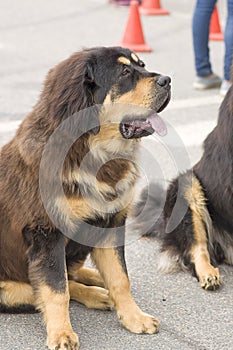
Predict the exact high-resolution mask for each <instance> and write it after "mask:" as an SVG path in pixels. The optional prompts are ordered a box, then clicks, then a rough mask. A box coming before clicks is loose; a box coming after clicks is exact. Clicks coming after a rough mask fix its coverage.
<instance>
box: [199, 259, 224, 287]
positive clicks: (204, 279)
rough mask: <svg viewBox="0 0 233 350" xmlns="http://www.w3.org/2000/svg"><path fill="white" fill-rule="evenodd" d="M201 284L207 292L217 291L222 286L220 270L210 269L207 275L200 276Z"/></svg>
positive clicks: (211, 267) (210, 267)
mask: <svg viewBox="0 0 233 350" xmlns="http://www.w3.org/2000/svg"><path fill="white" fill-rule="evenodd" d="M199 283H200V285H201V287H202V288H203V289H205V290H216V289H218V288H219V286H220V285H221V277H220V274H219V269H218V268H217V267H216V268H215V267H213V266H211V265H210V266H209V267H208V271H206V272H205V274H203V275H201V276H199Z"/></svg>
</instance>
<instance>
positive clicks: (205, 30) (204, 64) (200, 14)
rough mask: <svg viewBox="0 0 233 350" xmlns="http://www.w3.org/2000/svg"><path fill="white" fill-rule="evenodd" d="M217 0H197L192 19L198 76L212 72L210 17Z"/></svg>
mask: <svg viewBox="0 0 233 350" xmlns="http://www.w3.org/2000/svg"><path fill="white" fill-rule="evenodd" d="M216 2H217V0H197V2H196V7H195V10H194V14H193V21H192V35H193V48H194V58H195V68H196V74H197V76H205V75H209V74H211V73H212V68H211V63H210V59H209V46H208V41H209V27H210V19H211V15H212V13H213V10H214V6H215V4H216Z"/></svg>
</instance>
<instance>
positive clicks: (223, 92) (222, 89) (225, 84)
mask: <svg viewBox="0 0 233 350" xmlns="http://www.w3.org/2000/svg"><path fill="white" fill-rule="evenodd" d="M231 85H232V83H231V82H230V81H229V80H223V82H222V84H221V87H220V91H219V93H220V95H221V96H223V97H224V96H226V94H227V91H228V90H229V89H230V87H231Z"/></svg>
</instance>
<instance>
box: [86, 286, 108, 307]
mask: <svg viewBox="0 0 233 350" xmlns="http://www.w3.org/2000/svg"><path fill="white" fill-rule="evenodd" d="M85 305H86V306H87V307H88V308H91V309H100V310H111V309H113V307H114V304H113V302H112V300H111V299H110V297H109V291H108V290H107V289H104V288H101V287H94V286H91V287H90V286H89V287H87V290H86V296H85Z"/></svg>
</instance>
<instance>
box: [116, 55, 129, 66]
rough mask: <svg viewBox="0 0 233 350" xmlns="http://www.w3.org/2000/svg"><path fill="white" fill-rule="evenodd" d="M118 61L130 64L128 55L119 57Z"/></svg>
mask: <svg viewBox="0 0 233 350" xmlns="http://www.w3.org/2000/svg"><path fill="white" fill-rule="evenodd" d="M117 61H118V62H119V63H122V64H125V65H127V66H130V64H131V63H130V60H129V59H128V58H126V57H124V56H121V57H119V58H118V59H117Z"/></svg>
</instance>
